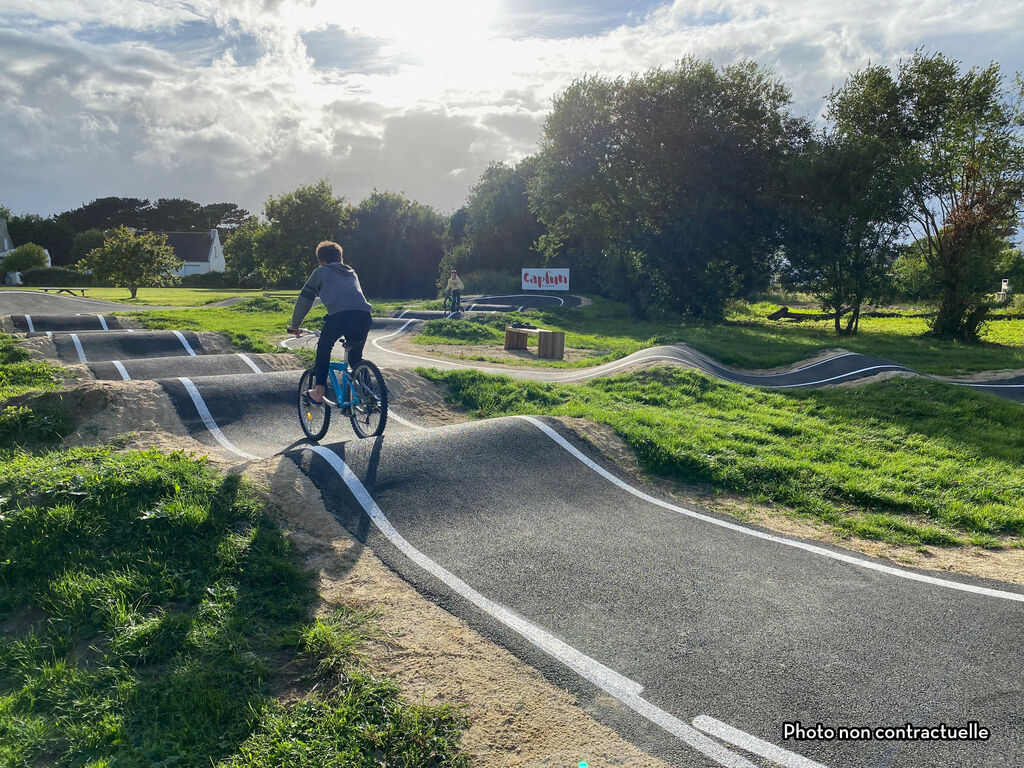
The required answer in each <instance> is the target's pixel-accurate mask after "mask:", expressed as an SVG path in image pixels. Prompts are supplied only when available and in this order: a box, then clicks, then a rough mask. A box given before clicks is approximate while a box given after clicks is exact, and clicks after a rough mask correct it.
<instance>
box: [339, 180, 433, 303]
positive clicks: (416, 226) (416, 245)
mask: <svg viewBox="0 0 1024 768" xmlns="http://www.w3.org/2000/svg"><path fill="white" fill-rule="evenodd" d="M445 223H446V222H445V219H444V217H443V216H441V215H440V214H439V213H438V212H437V211H435V210H434V209H433V208H431V207H430V206H428V205H424V204H422V203H418V202H416V201H414V200H409V199H407V198H405V197H403V196H402V195H398V194H395V193H394V192H382V191H374V192H373V194H371V195H370V196H369V197H367V198H366V199H365V200H363V201H362V202H361V203H360V204H359V205H358V206H357V207H356V208H354V209H353V210H352V219H351V224H350V227H349V229H348V231H347V233H346V234H345V236H344V238H343V246H344V249H345V261H346V262H347V263H349V264H351V265H352V266H353V268H355V270H356V271H357V272H358V273H359V280H360V283H361V285H362V287H363V290H364V291H365V292H367V293H368V294H370V295H373V296H393V297H409V296H430V295H432V294H433V293H434V291H435V288H436V282H437V270H438V265H439V264H440V262H441V257H442V255H443V251H442V238H443V236H444V234H445Z"/></svg>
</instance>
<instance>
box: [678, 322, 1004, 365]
mask: <svg viewBox="0 0 1024 768" xmlns="http://www.w3.org/2000/svg"><path fill="white" fill-rule="evenodd" d="M776 308H777V307H776V306H775V305H773V304H755V305H738V306H737V308H736V309H734V310H733V312H732V313H731V314H730V317H729V322H727V323H726V324H724V325H718V326H711V327H686V328H683V329H682V330H681V333H680V334H679V339H680V340H681V341H684V342H686V343H688V344H691V345H692V346H694V347H696V348H697V349H700V350H701V351H702V352H706V353H707V354H709V355H711V356H713V357H715V358H716V359H718V360H719V361H721V362H723V363H726V364H727V365H736V366H740V367H744V368H772V367H775V366H779V365H788V364H791V363H795V362H799V361H800V360H804V359H806V358H808V357H811V356H812V355H814V354H816V353H817V352H820V351H821V350H823V349H831V348H835V347H842V348H844V349H848V350H850V351H851V352H860V353H862V354H865V355H873V356H876V357H883V358H886V359H889V360H894V361H896V362H899V363H903V364H904V365H908V366H910V367H911V368H915V369H916V370H918V371H921V372H922V373H932V374H938V375H956V374H964V373H973V372H976V371H989V370H999V369H1004V368H1011V369H1018V368H1024V320H1003V321H994V322H990V323H989V324H988V325H987V327H986V329H985V333H984V337H983V342H984V343H982V344H977V345H971V344H958V343H955V342H948V341H938V340H936V339H932V338H929V337H927V336H925V335H924V334H925V332H926V331H927V330H928V328H927V325H926V323H925V320H924V319H923V318H874V317H865V318H862V319H861V321H860V332H859V333H858V334H856V335H854V336H837V335H836V333H835V330H834V325H832V324H831V321H812V322H792V321H786V320H783V321H773V320H768V319H766V317H765V316H766V315H767V314H769V313H770V312H772V311H773V310H774V309H776Z"/></svg>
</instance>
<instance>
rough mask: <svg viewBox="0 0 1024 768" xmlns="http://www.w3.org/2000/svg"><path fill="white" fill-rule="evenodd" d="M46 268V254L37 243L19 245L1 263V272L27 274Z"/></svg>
mask: <svg viewBox="0 0 1024 768" xmlns="http://www.w3.org/2000/svg"><path fill="white" fill-rule="evenodd" d="M45 266H46V252H45V251H44V250H43V246H41V245H36V244H35V243H25V244H24V245H19V246H18V247H17V248H15V249H14V250H12V251H8V252H7V254H6V255H5V256H4V258H3V261H0V272H26V271H28V270H30V269H39V268H40V267H45Z"/></svg>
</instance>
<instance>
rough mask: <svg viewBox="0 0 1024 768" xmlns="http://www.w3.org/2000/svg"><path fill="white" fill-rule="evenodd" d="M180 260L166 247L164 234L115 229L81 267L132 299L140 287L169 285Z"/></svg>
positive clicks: (126, 228)
mask: <svg viewBox="0 0 1024 768" xmlns="http://www.w3.org/2000/svg"><path fill="white" fill-rule="evenodd" d="M182 263H183V262H182V261H181V259H179V258H178V257H177V256H175V255H174V249H173V248H171V247H170V246H169V245H167V236H166V235H157V234H155V233H153V232H133V231H132V230H130V229H129V228H128V227H118V228H117V229H115V230H114V231H113V232H111V233H110V234H109V235H107V237H106V238H105V239H104V241H103V245H102V246H101V247H99V248H95V249H93V250H92V251H90V252H89V254H88V255H87V256H86V257H85V259H83V260H82V262H81V266H82V268H84V269H88V270H91V271H92V273H93V275H95V277H96V278H97V279H98V280H100V281H101V282H112V283H113V284H114V285H117V286H119V287H123V288H127V289H128V290H129V291H131V294H132V298H133V299H134V298H135V296H136V294H137V293H138V290H139V288H140V287H151V286H163V285H173V284H174V283H176V282H177V281H178V278H177V277H176V276H175V275H174V272H175V271H176V270H178V269H181V267H182Z"/></svg>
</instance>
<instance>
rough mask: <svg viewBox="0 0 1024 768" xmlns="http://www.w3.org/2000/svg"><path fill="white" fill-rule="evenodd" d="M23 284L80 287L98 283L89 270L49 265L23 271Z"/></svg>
mask: <svg viewBox="0 0 1024 768" xmlns="http://www.w3.org/2000/svg"><path fill="white" fill-rule="evenodd" d="M21 282H22V285H45V286H53V287H65V286H66V287H68V288H80V287H89V286H93V285H96V280H95V279H94V278H93V276H92V275H90V274H89V273H88V272H80V271H78V270H77V269H68V268H67V267H49V268H46V267H44V268H42V269H30V270H28V271H26V272H22V273H21Z"/></svg>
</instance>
